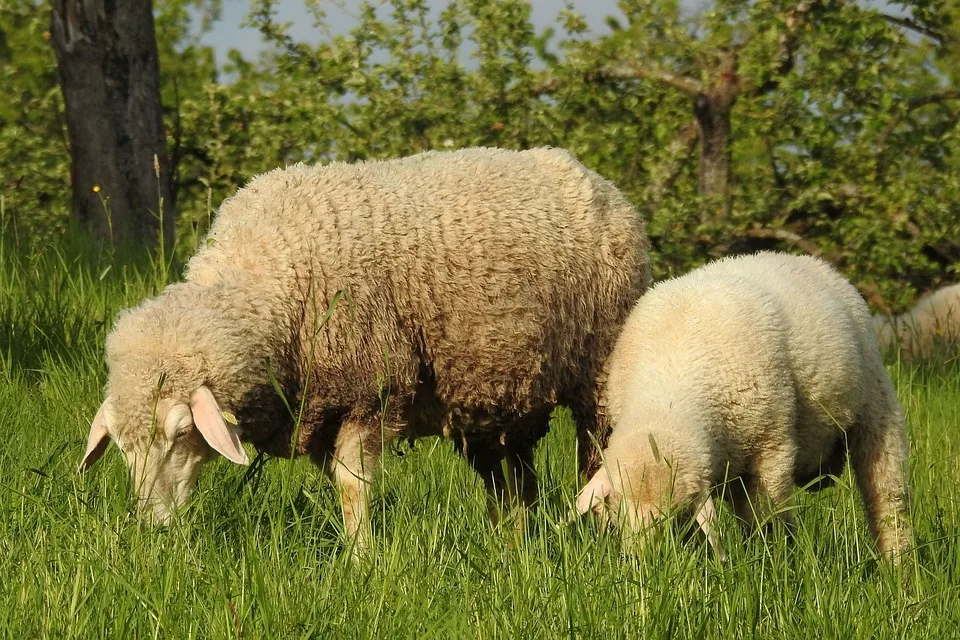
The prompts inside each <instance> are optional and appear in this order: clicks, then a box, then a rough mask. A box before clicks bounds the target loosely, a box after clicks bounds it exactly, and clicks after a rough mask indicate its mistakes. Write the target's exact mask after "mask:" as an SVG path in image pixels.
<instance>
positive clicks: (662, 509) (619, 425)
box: [578, 253, 908, 554]
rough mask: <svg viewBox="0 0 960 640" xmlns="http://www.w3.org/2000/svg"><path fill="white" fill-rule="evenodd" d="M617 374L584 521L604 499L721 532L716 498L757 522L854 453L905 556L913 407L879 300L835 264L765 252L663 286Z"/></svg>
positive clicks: (887, 539)
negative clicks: (687, 517) (686, 510)
mask: <svg viewBox="0 0 960 640" xmlns="http://www.w3.org/2000/svg"><path fill="white" fill-rule="evenodd" d="M609 371H610V373H609V379H608V383H607V388H606V391H605V395H604V401H605V404H606V411H607V413H608V416H609V418H610V420H611V422H612V424H613V431H612V433H611V435H610V439H609V443H608V446H607V448H606V450H605V451H604V468H603V469H601V470H600V471H599V472H598V473H597V475H596V476H594V478H593V479H591V481H590V482H589V483H588V485H587V486H586V488H585V489H584V490H583V492H582V493H581V495H580V497H579V499H578V508H579V511H580V512H581V513H584V512H586V511H587V510H590V509H594V510H597V511H602V510H603V509H604V507H605V506H606V507H609V508H610V510H611V511H612V512H613V513H614V514H618V515H619V517H620V518H623V519H625V520H626V522H627V524H628V525H629V526H630V527H631V528H632V529H633V530H636V531H639V530H641V529H642V528H643V527H645V526H647V525H648V524H650V522H652V520H653V518H654V517H655V516H656V515H658V514H661V513H667V512H668V511H670V509H671V508H673V507H692V508H693V509H695V510H699V511H700V513H698V520H700V522H701V525H702V526H703V527H704V530H705V532H707V534H708V536H711V534H712V533H713V532H711V531H710V528H711V526H712V523H711V522H709V521H710V520H712V517H713V516H712V513H705V512H712V499H710V494H711V492H714V493H718V492H720V491H722V492H723V494H724V495H725V496H726V497H728V498H730V499H731V500H732V501H733V505H734V507H735V509H736V512H737V514H738V515H739V516H740V517H741V518H743V519H744V520H745V521H749V522H754V521H757V520H759V519H762V518H763V516H764V514H767V513H769V512H768V509H770V508H779V507H782V506H783V505H784V503H786V502H787V500H788V498H789V496H790V491H791V488H792V487H793V486H794V485H795V484H798V485H805V484H807V483H809V482H810V481H812V480H814V479H815V478H817V477H818V476H820V475H821V474H837V473H839V472H840V471H841V470H842V465H843V464H844V462H845V460H846V458H847V448H846V447H849V457H850V460H851V463H852V466H853V471H854V473H855V475H856V479H857V483H858V485H859V487H860V490H861V492H862V495H863V499H864V502H865V505H866V510H867V517H868V521H869V524H870V528H871V531H872V532H873V534H874V536H875V538H876V539H877V543H878V546H879V549H880V551H881V552H883V553H885V554H892V553H894V552H897V551H902V550H903V549H904V548H906V546H907V544H908V542H907V541H908V525H907V522H906V506H905V496H906V487H905V484H904V482H905V481H904V476H905V460H906V437H905V426H904V419H903V413H902V409H901V407H900V405H899V402H898V401H897V398H896V394H895V391H894V387H893V384H892V383H891V381H890V378H889V376H888V374H887V372H886V370H885V369H884V366H883V362H882V359H881V354H880V350H879V348H878V345H877V340H876V337H875V335H874V332H873V329H872V326H871V323H870V315H869V313H868V311H867V307H866V305H865V304H864V302H863V300H862V299H861V297H860V295H859V294H858V293H857V291H856V290H855V289H854V288H853V287H852V286H851V285H850V284H849V283H848V282H847V281H846V280H844V279H843V278H842V277H841V276H840V275H839V274H837V273H836V272H835V271H834V270H833V269H831V268H830V267H829V266H828V265H827V264H826V263H824V262H822V261H820V260H818V259H815V258H811V257H796V256H790V255H786V254H779V253H759V254H756V255H753V256H742V257H732V258H726V259H723V260H720V261H717V262H713V263H710V264H708V265H706V266H704V267H701V268H699V269H696V270H695V271H692V272H691V273H689V274H687V275H685V276H683V277H680V278H676V279H673V280H668V281H666V282H662V283H660V284H658V285H656V286H655V287H654V288H653V289H652V290H651V291H650V292H648V293H647V294H646V295H645V296H643V298H641V299H640V301H639V302H638V304H637V305H636V307H635V308H634V309H633V311H632V312H631V314H630V317H629V318H628V320H627V322H626V324H625V325H624V328H623V332H622V334H621V336H620V338H619V340H618V342H617V345H616V347H615V349H614V352H613V355H612V356H611V359H610V366H609ZM844 434H845V435H844ZM845 441H846V445H845ZM671 469H672V471H671ZM730 480H732V482H727V481H730ZM741 480H742V482H741ZM725 482H727V484H725V485H723V483H725ZM744 489H745V491H744ZM781 517H783V518H784V519H785V520H787V522H788V524H789V523H790V522H791V517H790V515H789V513H788V512H782V513H781ZM705 521H706V522H705ZM711 541H713V540H711Z"/></svg>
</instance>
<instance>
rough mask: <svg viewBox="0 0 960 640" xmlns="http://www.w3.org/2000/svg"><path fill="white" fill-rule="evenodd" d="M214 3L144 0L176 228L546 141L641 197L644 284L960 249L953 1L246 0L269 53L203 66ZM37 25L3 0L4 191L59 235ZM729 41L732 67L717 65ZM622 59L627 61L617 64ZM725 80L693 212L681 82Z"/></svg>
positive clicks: (881, 273)
mask: <svg viewBox="0 0 960 640" xmlns="http://www.w3.org/2000/svg"><path fill="white" fill-rule="evenodd" d="M219 6H220V5H219V3H218V2H214V1H208V0H162V1H160V2H158V3H157V5H156V10H157V30H158V39H159V45H160V51H161V58H162V60H161V73H162V80H163V95H164V102H165V106H166V109H167V113H166V117H167V130H168V132H170V137H171V148H172V152H171V156H172V157H174V158H175V159H176V161H177V174H178V185H179V192H178V198H177V206H178V214H179V226H180V229H181V230H182V231H189V232H190V233H194V231H193V229H194V227H195V226H196V227H199V228H200V229H199V231H201V232H202V230H203V228H204V227H205V226H206V225H207V224H208V221H209V219H210V216H211V213H212V209H213V208H214V207H215V206H216V205H217V204H218V203H219V202H220V201H222V200H223V199H224V198H225V197H227V196H229V195H231V194H232V193H234V192H235V190H236V189H237V188H238V187H239V186H241V185H242V184H243V183H244V182H246V181H247V180H248V179H249V178H250V177H251V176H253V175H255V174H257V173H261V172H263V171H267V170H270V169H272V168H275V167H277V166H282V165H285V164H289V163H292V162H297V161H305V162H328V161H332V160H343V161H348V162H353V161H357V160H367V159H375V158H385V157H397V156H403V155H409V154H412V153H417V152H420V151H424V150H428V149H447V148H457V147H463V146H471V145H495V146H502V147H510V148H529V147H533V146H537V145H553V146H561V147H566V148H569V149H570V150H571V151H573V152H574V153H576V154H577V155H578V156H579V157H580V158H581V160H582V161H583V162H584V163H585V164H587V165H588V166H589V167H591V168H592V169H594V170H596V171H598V172H599V173H601V174H602V175H604V176H606V177H608V178H610V179H611V180H613V181H614V182H615V183H616V184H617V185H618V186H619V187H620V188H621V189H622V190H623V191H624V192H625V193H626V194H627V196H628V197H629V198H630V199H631V201H633V202H634V203H635V204H636V205H637V206H638V208H639V209H640V210H641V212H642V214H643V215H644V217H645V218H646V219H647V220H648V222H649V232H650V235H651V237H652V238H653V241H654V249H655V260H653V264H654V269H655V270H656V275H657V277H663V276H665V275H668V274H671V273H679V272H683V271H685V270H687V269H689V268H690V267H692V266H695V265H696V264H698V263H700V262H703V261H704V260H706V259H708V258H711V257H716V256H720V255H724V254H726V253H728V252H730V251H737V250H755V249H758V248H779V249H787V250H799V249H798V246H797V245H790V244H784V243H783V242H781V241H773V240H769V239H768V240H764V241H763V242H760V241H757V239H756V238H753V239H751V237H750V233H751V230H753V229H756V228H781V227H783V228H785V229H787V230H788V231H790V233H792V234H794V235H796V236H797V237H800V238H802V239H804V240H805V241H808V242H809V246H813V247H816V248H817V249H818V250H819V251H822V252H824V253H825V254H827V255H828V256H829V257H830V258H831V259H832V260H833V261H834V262H835V263H836V264H837V266H839V267H840V268H841V269H843V270H844V271H845V272H846V274H847V275H849V276H851V277H852V278H853V279H854V281H856V282H860V281H864V282H865V281H875V282H879V283H881V284H880V287H881V293H882V298H883V299H884V300H885V301H886V303H889V304H890V305H892V306H894V307H899V306H903V305H904V304H905V303H906V302H907V301H908V300H909V299H911V298H912V297H913V296H914V295H915V293H916V291H917V290H922V289H926V288H928V287H930V286H933V285H935V284H937V283H938V282H939V281H941V280H944V279H948V278H951V277H953V276H952V275H951V274H952V273H953V272H955V270H956V268H957V266H958V264H960V241H958V240H956V238H960V229H958V228H957V225H958V223H957V220H958V219H960V215H958V213H960V211H958V210H957V208H958V206H960V205H957V204H954V203H960V171H958V169H960V167H958V166H957V158H956V151H957V145H958V140H957V135H956V131H957V121H958V118H960V99H957V100H954V99H953V98H951V97H949V96H951V95H953V94H951V92H952V91H955V90H954V86H955V85H953V84H952V82H953V78H954V77H955V73H956V69H957V68H960V64H957V53H956V51H957V48H956V46H955V45H952V44H949V43H951V42H956V41H960V28H958V26H957V24H958V23H957V20H956V18H957V17H958V15H960V9H956V8H953V7H952V6H947V3H941V2H933V1H929V0H914V1H911V2H905V3H903V7H904V8H905V9H907V10H908V11H905V14H906V15H911V16H913V21H914V23H915V24H906V23H903V22H902V21H901V22H897V21H896V20H892V19H891V18H890V16H884V15H882V14H881V13H880V12H879V11H878V10H876V9H873V8H869V7H864V6H861V5H859V4H857V3H848V2H834V1H832V0H809V1H798V0H760V1H758V2H753V3H746V4H745V3H742V2H737V1H734V0H716V1H715V2H713V3H711V4H708V5H707V6H706V7H705V10H704V11H702V12H699V13H695V14H691V13H689V12H687V11H686V10H685V9H684V8H683V7H684V6H685V5H684V4H683V3H680V2H677V1H676V0H622V1H621V2H620V9H621V11H622V13H623V17H620V16H617V17H616V18H615V20H613V21H607V25H608V27H609V30H607V29H602V28H598V25H592V24H588V23H587V22H586V19H585V18H584V17H583V16H582V15H580V14H578V13H577V12H576V11H575V10H574V7H573V6H571V7H568V8H566V9H561V8H559V7H558V11H557V16H556V20H555V23H554V25H553V27H549V26H548V27H547V28H546V29H544V30H542V31H541V32H540V33H537V31H536V30H535V29H534V27H533V25H532V24H531V17H530V16H531V10H530V6H529V4H528V3H527V2H525V1H524V0H508V1H504V2H490V1H487V0H450V1H449V2H448V3H446V4H445V5H442V6H437V5H436V3H433V2H429V3H428V2H425V1H424V0H381V1H377V2H364V3H362V4H360V5H359V6H358V7H357V8H356V9H355V10H354V11H353V14H352V15H353V17H354V18H355V20H356V22H355V24H354V25H353V27H352V28H351V29H350V30H349V31H348V32H346V33H334V32H333V31H332V29H331V28H330V27H329V24H328V22H327V17H326V15H325V13H324V11H323V7H324V6H326V5H324V4H323V3H318V2H314V1H313V0H311V1H310V2H309V3H308V8H309V9H310V11H311V17H312V18H313V20H314V22H315V24H316V29H317V34H318V37H317V41H316V42H314V43H306V42H298V41H296V40H294V39H293V38H291V37H290V35H289V32H288V31H287V29H286V27H285V26H284V25H281V24H278V23H277V22H276V21H275V15H276V12H275V10H274V9H275V6H276V2H275V0H258V1H257V2H256V3H254V5H253V8H252V12H251V15H250V17H249V23H250V24H251V25H253V26H255V27H256V28H257V29H258V30H259V31H260V35H261V36H262V37H263V38H265V40H266V41H267V42H268V44H269V45H270V48H269V49H268V50H267V52H266V53H265V54H264V55H263V56H262V57H261V59H259V60H246V59H244V58H243V57H242V56H241V55H240V54H239V53H236V52H234V53H232V54H231V55H230V57H229V60H228V61H227V62H226V63H225V64H224V66H223V67H222V68H220V69H218V68H217V67H216V66H215V65H214V62H213V57H212V52H211V51H210V50H209V49H208V48H205V47H203V46H201V45H200V43H199V41H198V40H197V39H196V36H195V35H193V34H195V33H196V27H195V26H193V25H191V20H195V19H196V16H199V17H200V19H201V21H202V23H201V29H202V28H206V27H207V26H209V24H210V21H211V20H213V19H215V18H216V16H217V14H218V11H219ZM190 8H192V9H191V10H188V9H190ZM198 9H199V13H198ZM887 11H888V13H889V12H892V11H893V9H890V8H888V9H887ZM46 21H47V16H46V15H43V14H42V12H37V11H36V10H35V7H34V6H33V4H32V3H31V2H28V1H27V0H14V5H13V9H12V11H8V12H6V13H4V14H2V15H0V32H3V33H4V34H6V39H7V48H8V50H9V52H11V55H10V56H6V57H0V84H2V85H3V86H5V87H10V90H7V91H4V92H2V93H0V124H2V125H3V126H0V167H4V169H5V170H3V171H2V172H0V191H2V194H3V195H4V197H5V199H6V208H7V211H8V212H9V213H12V214H13V215H12V216H11V217H12V218H15V219H16V221H17V224H18V225H28V226H30V227H31V228H34V227H40V226H46V227H51V226H52V227H58V226H59V227H62V226H63V225H64V223H65V221H66V219H67V216H68V212H69V202H68V201H67V200H66V197H65V195H64V194H66V193H68V192H69V189H68V188H67V182H68V180H69V173H68V158H67V147H66V146H65V144H64V139H65V138H64V135H65V134H64V132H63V130H62V127H61V125H60V120H59V109H60V107H59V90H58V88H57V84H56V83H57V78H56V74H55V66H54V64H53V60H52V52H51V51H50V50H49V47H48V45H47V43H46V42H45V41H44V40H43V33H44V31H45V30H46V28H47V26H46ZM924 30H926V31H924ZM931 30H935V31H936V33H933V32H932V31H931ZM931 34H932V35H931ZM944 43H947V44H944ZM729 52H733V53H734V54H735V56H736V60H737V68H736V74H735V77H726V76H724V75H723V72H722V71H721V69H720V66H719V62H718V58H719V56H720V55H721V54H729ZM618 65H619V68H620V69H621V70H622V69H624V68H627V69H630V68H633V69H639V70H640V71H638V72H636V73H633V74H630V73H625V74H624V73H619V74H618V73H611V71H610V70H611V69H614V70H615V69H617V68H618ZM224 79H227V81H224ZM733 81H735V82H737V83H738V84H739V87H740V88H739V94H738V95H737V96H736V100H735V102H734V104H733V107H732V110H731V111H730V113H729V117H730V122H731V133H730V137H729V140H728V149H727V152H728V153H729V155H730V159H731V167H732V172H731V176H730V180H729V188H730V192H731V193H732V209H731V213H730V215H729V217H727V218H723V219H720V218H716V219H714V218H709V217H707V218H706V219H704V218H703V216H702V212H701V209H702V204H701V195H700V194H699V192H698V162H699V153H698V150H697V144H698V142H697V139H696V133H697V131H696V129H695V128H694V129H691V126H692V123H693V122H694V119H693V114H692V96H691V95H690V94H689V93H688V92H687V91H686V90H685V89H684V87H687V88H689V87H702V88H704V89H705V90H710V88H711V87H714V86H716V85H717V83H721V82H733ZM958 95H960V94H958ZM854 191H855V192H856V195H855V197H851V196H850V195H849V194H850V193H852V192H854ZM843 194H848V195H843ZM761 235H762V234H761ZM768 235H769V234H768ZM184 244H186V243H184ZM804 246H807V245H804Z"/></svg>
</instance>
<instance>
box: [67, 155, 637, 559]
mask: <svg viewBox="0 0 960 640" xmlns="http://www.w3.org/2000/svg"><path fill="white" fill-rule="evenodd" d="M647 247H648V244H647V238H646V234H645V227H644V222H643V220H642V219H641V217H640V216H639V215H638V214H637V212H636V210H635V209H634V208H633V207H632V206H631V205H630V204H629V203H628V202H627V200H626V199H625V198H624V197H623V196H622V195H621V193H620V192H619V191H618V190H617V189H616V187H614V185H613V184H612V183H610V182H608V181H607V180H605V179H603V178H602V177H600V176H599V175H598V174H596V173H594V172H593V171H590V170H588V169H587V168H585V167H584V166H583V165H582V164H580V162H579V161H577V159H576V158H575V157H573V156H572V155H571V154H570V153H569V152H566V151H564V150H560V149H550V148H540V149H533V150H529V151H522V152H516V151H507V150H500V149H490V148H476V149H464V150H459V151H447V152H427V153H422V154H419V155H415V156H411V157H409V158H403V159H396V160H386V161H377V162H367V163H357V164H344V163H334V164H330V165H327V166H304V165H295V166H291V167H288V168H286V169H278V170H275V171H272V172H269V173H267V174H264V175H261V176H259V177H256V178H255V179H254V180H252V181H251V182H250V183H249V184H248V185H247V186H246V187H244V188H242V189H241V190H239V192H238V193H237V194H236V195H235V196H233V197H232V198H229V199H227V200H225V201H224V202H223V203H222V205H221V207H220V209H219V212H218V215H217V217H216V219H215V221H214V223H213V225H212V227H211V230H210V232H209V235H208V238H207V239H206V241H205V242H203V243H201V248H200V250H199V251H198V253H197V254H196V255H195V256H194V257H193V258H192V259H191V260H190V262H189V263H188V265H187V268H186V273H185V282H182V283H178V284H173V285H171V286H169V287H168V288H167V289H166V290H164V291H163V292H162V293H161V294H160V295H159V296H158V297H157V298H155V299H153V300H147V301H145V302H143V303H142V304H141V305H140V306H139V307H137V308H135V309H133V310H129V311H126V312H123V313H122V314H121V315H120V316H119V318H118V320H117V322H116V325H115V327H114V328H113V330H112V331H111V333H110V334H109V336H108V339H107V341H106V362H107V365H108V368H109V379H108V382H107V385H106V389H105V399H104V401H103V404H102V406H101V407H100V409H99V411H98V412H97V415H96V416H95V418H94V420H93V422H92V424H91V426H90V433H89V436H88V445H87V450H86V453H85V455H84V457H83V461H82V467H83V468H87V467H89V466H90V465H91V464H92V463H93V462H94V461H95V460H96V459H97V458H98V457H99V456H100V455H101V454H102V453H103V450H104V449H105V448H106V447H107V445H108V444H109V442H110V441H111V439H112V440H113V441H115V442H116V443H117V445H118V446H119V448H120V450H121V451H122V452H123V454H124V456H125V458H126V461H127V463H128V465H129V468H130V471H131V476H132V478H133V482H134V483H135V484H136V486H137V489H138V494H139V499H140V503H141V506H142V509H143V510H144V511H146V512H147V515H148V516H150V515H151V513H152V518H153V519H155V520H156V521H158V522H161V523H165V522H168V521H169V520H170V519H171V516H172V514H173V513H174V511H175V510H176V509H177V508H178V507H180V506H181V505H183V504H184V503H185V502H186V500H187V498H188V497H189V495H190V492H191V489H192V488H193V486H194V484H195V482H196V478H197V473H198V468H199V466H200V464H201V463H203V462H206V461H208V460H210V459H212V458H214V457H216V455H217V454H220V455H222V456H224V457H225V458H227V459H228V460H230V461H232V462H234V463H238V464H246V463H247V462H248V458H247V454H246V452H245V451H244V449H243V447H242V446H241V442H248V443H251V444H252V445H253V446H254V447H255V448H256V449H257V450H259V451H262V452H265V453H267V454H272V455H275V456H285V457H290V456H294V455H308V456H310V458H311V460H312V461H313V462H314V463H316V464H317V465H318V466H320V467H321V468H323V469H324V470H326V471H327V473H329V474H330V475H331V476H332V478H333V480H334V481H335V483H336V485H337V487H338V491H339V496H340V499H341V506H342V509H343V518H344V528H345V531H346V533H347V534H348V536H349V537H350V539H351V540H353V541H354V542H355V543H356V544H357V545H358V546H360V547H362V546H365V545H366V544H367V537H368V534H367V533H365V532H366V529H367V527H366V523H367V522H368V520H369V517H368V511H369V506H368V505H369V500H370V495H369V494H370V484H371V481H372V479H373V472H374V470H375V469H376V466H377V462H378V460H379V457H380V455H381V453H382V451H383V450H384V448H385V447H386V446H387V445H388V444H390V443H391V442H394V441H396V440H397V439H398V438H401V437H404V438H414V437H421V436H429V435H444V436H446V437H448V438H450V439H452V440H453V441H454V444H455V447H456V449H457V450H458V451H459V453H460V454H462V456H463V457H465V458H466V459H467V461H468V462H469V464H470V465H471V466H472V467H473V468H474V469H475V470H476V472H477V473H478V474H479V475H480V476H481V478H482V479H483V482H484V484H485V487H486V489H487V491H488V494H489V496H490V503H491V507H490V510H491V517H492V518H493V519H494V521H495V522H496V519H497V514H498V513H500V509H502V508H503V507H504V506H507V505H508V504H516V503H520V505H521V506H526V505H530V504H532V503H533V502H534V501H535V500H536V498H537V483H536V478H535V476H534V473H533V447H534V445H535V444H536V442H537V441H538V440H539V439H540V438H541V437H542V436H543V435H544V434H545V433H546V430H547V427H548V422H549V414H550V412H551V410H552V408H553V407H554V406H555V405H556V404H558V403H563V404H566V405H568V406H569V407H570V408H571V410H572V412H573V415H574V417H575V419H576V421H577V424H578V425H579V430H580V434H579V437H580V442H581V447H580V449H581V464H582V465H583V467H584V468H585V469H589V468H591V465H592V467H593V468H598V467H599V449H598V448H596V447H593V448H591V447H590V443H591V442H593V441H594V440H597V441H599V442H603V441H604V439H605V433H606V431H607V430H606V427H605V421H604V418H603V416H602V414H601V413H599V412H598V411H597V398H598V396H599V389H600V388H601V385H602V369H603V367H602V363H603V361H604V359H605V358H606V357H607V355H608V354H609V352H610V351H611V350H612V348H613V344H614V341H615V339H616V335H617V332H618V330H619V327H620V325H621V324H622V323H623V321H624V320H625V319H626V316H627V314H628V312H629V310H630V306H631V305H632V303H633V302H634V301H635V300H636V299H637V298H638V297H639V296H640V294H641V293H642V292H643V291H644V290H645V289H646V287H647V286H649V283H650V271H649V265H648V260H647ZM277 387H278V388H279V390H280V391H281V393H278V392H277ZM293 416H296V418H294V417H293ZM502 463H505V465H504V464H502ZM504 466H505V467H506V470H507V472H506V473H505V472H504Z"/></svg>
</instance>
